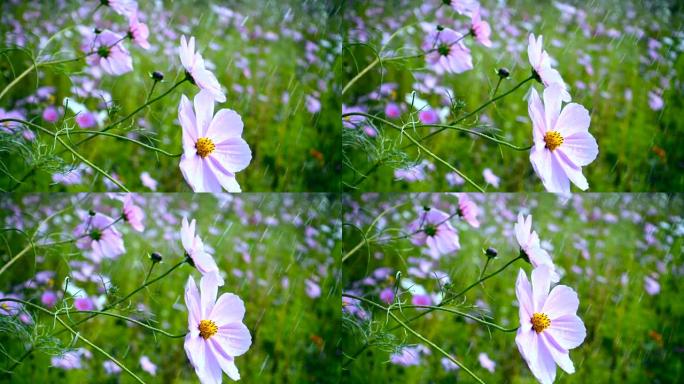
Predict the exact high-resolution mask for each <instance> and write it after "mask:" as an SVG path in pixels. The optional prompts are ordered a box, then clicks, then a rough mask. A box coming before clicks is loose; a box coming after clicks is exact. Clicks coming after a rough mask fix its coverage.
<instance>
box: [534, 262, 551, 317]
mask: <svg viewBox="0 0 684 384" xmlns="http://www.w3.org/2000/svg"><path fill="white" fill-rule="evenodd" d="M550 287H551V269H550V268H549V267H548V266H546V265H540V266H538V267H537V268H535V269H533V270H532V306H533V307H534V312H542V309H543V308H544V303H545V302H546V298H547V296H548V295H549V288H550Z"/></svg>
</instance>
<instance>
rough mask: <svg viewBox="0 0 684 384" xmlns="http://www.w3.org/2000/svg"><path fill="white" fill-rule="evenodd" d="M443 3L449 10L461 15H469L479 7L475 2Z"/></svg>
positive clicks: (456, 1) (447, 1) (451, 1)
mask: <svg viewBox="0 0 684 384" xmlns="http://www.w3.org/2000/svg"><path fill="white" fill-rule="evenodd" d="M443 3H445V4H448V5H450V6H451V8H453V9H454V10H455V11H456V12H458V13H459V14H461V15H464V14H467V13H470V12H472V11H473V10H474V9H476V8H479V6H480V4H479V3H478V1H477V0H446V1H443Z"/></svg>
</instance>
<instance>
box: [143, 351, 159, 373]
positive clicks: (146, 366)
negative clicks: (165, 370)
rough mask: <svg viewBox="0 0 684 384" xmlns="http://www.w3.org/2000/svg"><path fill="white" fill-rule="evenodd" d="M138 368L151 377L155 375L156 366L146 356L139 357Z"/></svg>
mask: <svg viewBox="0 0 684 384" xmlns="http://www.w3.org/2000/svg"><path fill="white" fill-rule="evenodd" d="M140 367H141V368H142V369H143V371H145V372H147V373H149V374H150V375H152V376H156V375H157V366H156V365H155V364H154V363H153V362H152V360H150V358H149V357H147V356H146V355H143V356H141V357H140Z"/></svg>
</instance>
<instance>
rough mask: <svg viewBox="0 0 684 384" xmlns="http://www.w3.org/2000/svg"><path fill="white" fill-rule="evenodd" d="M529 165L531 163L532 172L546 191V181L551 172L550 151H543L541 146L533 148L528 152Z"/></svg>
mask: <svg viewBox="0 0 684 384" xmlns="http://www.w3.org/2000/svg"><path fill="white" fill-rule="evenodd" d="M530 163H532V168H534V172H535V173H536V174H537V176H539V178H540V179H541V180H542V183H544V187H545V188H546V189H548V187H547V186H546V185H547V180H548V179H550V178H551V171H552V166H553V164H552V160H551V151H549V150H548V149H545V148H544V147H543V146H542V147H541V148H540V147H539V146H535V147H534V148H533V149H532V151H530Z"/></svg>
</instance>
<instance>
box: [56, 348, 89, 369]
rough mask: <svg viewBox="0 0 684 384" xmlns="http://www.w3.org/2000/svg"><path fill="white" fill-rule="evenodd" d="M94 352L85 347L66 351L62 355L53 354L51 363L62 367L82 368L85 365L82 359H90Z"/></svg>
mask: <svg viewBox="0 0 684 384" xmlns="http://www.w3.org/2000/svg"><path fill="white" fill-rule="evenodd" d="M91 357H93V356H92V353H91V352H90V351H89V350H87V349H85V348H79V349H76V350H73V351H68V352H65V353H64V354H63V355H61V356H53V357H52V358H51V359H50V365H51V366H53V367H56V368H61V369H81V368H83V365H82V363H81V360H82V359H84V358H85V359H90V358H91Z"/></svg>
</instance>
